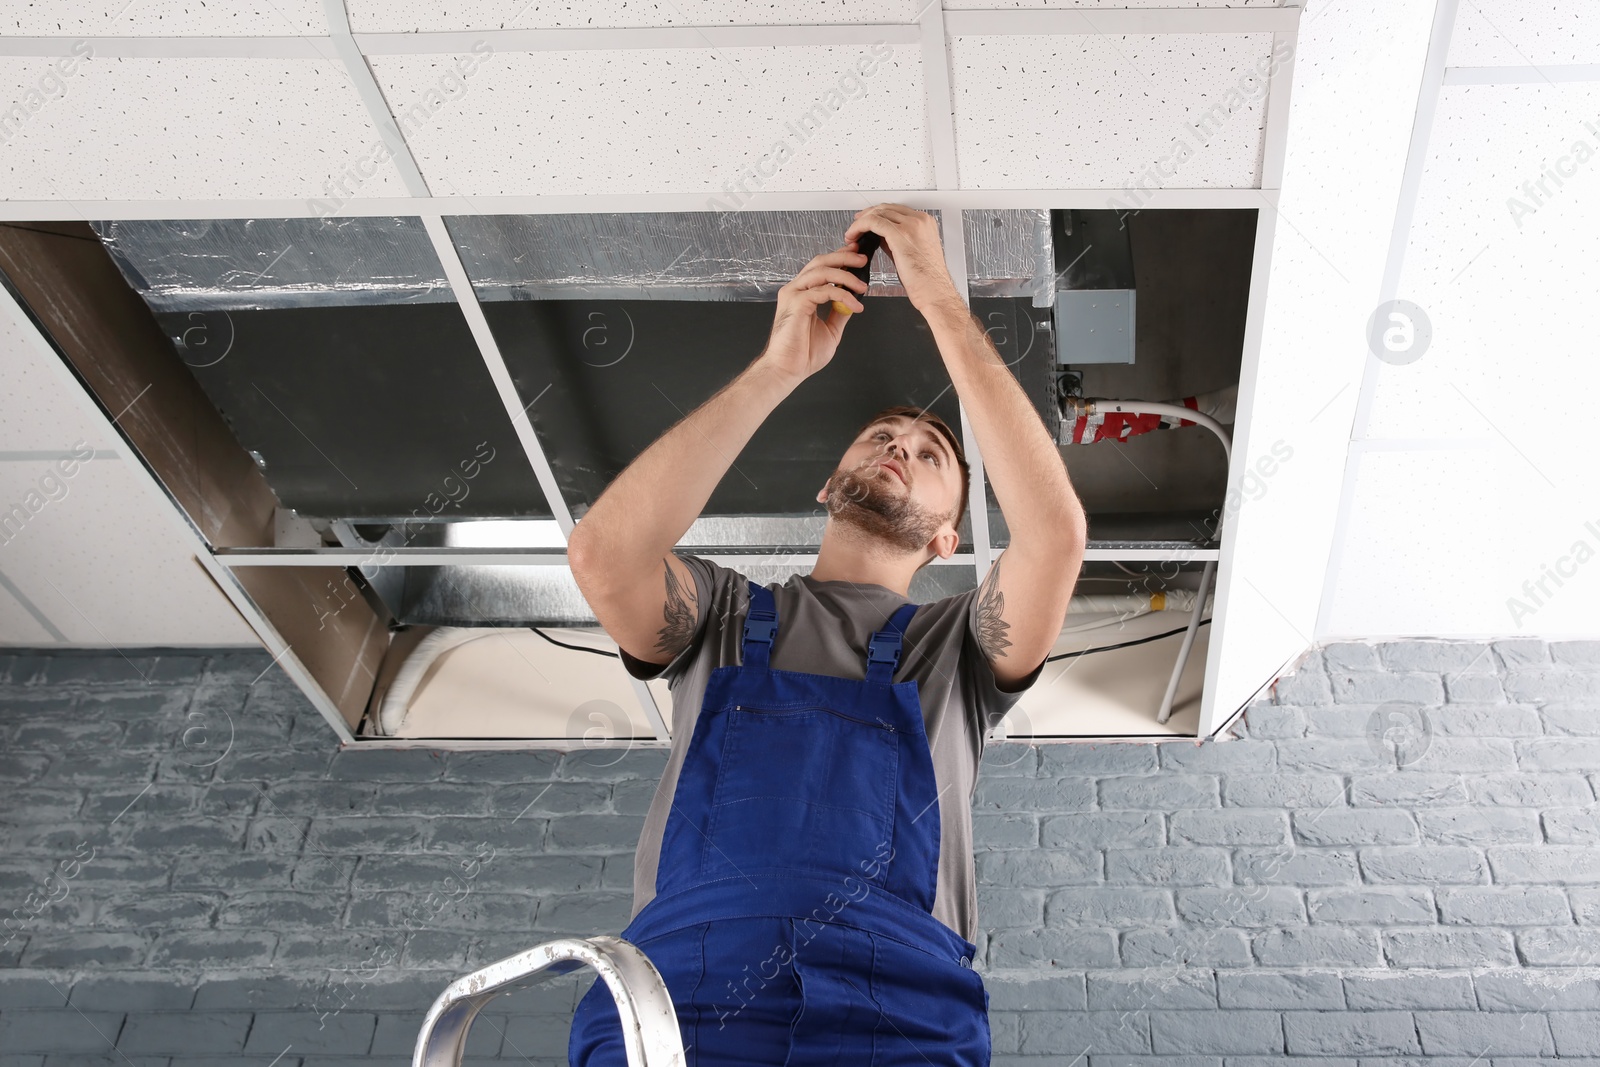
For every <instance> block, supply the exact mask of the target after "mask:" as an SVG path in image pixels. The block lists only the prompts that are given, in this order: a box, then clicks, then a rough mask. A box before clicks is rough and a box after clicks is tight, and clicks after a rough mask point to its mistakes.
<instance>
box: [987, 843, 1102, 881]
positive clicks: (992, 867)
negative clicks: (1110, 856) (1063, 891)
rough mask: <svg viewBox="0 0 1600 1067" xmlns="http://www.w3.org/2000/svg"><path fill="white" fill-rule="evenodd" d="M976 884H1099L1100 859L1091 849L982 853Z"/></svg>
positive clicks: (1098, 854) (1043, 849)
mask: <svg viewBox="0 0 1600 1067" xmlns="http://www.w3.org/2000/svg"><path fill="white" fill-rule="evenodd" d="M977 868H978V880H979V881H980V882H987V883H989V884H990V885H1018V886H1045V887H1048V886H1058V885H1085V884H1095V883H1098V882H1100V881H1101V858H1100V853H1099V852H1098V851H1095V850H1092V849H1072V848H1058V849H1045V848H1041V849H1033V850H1029V851H1026V852H1016V851H1010V850H1007V851H1000V852H985V853H982V854H980V855H979V856H978V857H977Z"/></svg>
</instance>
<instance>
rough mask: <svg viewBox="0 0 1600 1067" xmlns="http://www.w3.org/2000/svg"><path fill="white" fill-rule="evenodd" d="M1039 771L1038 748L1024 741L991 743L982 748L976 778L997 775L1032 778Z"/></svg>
mask: <svg viewBox="0 0 1600 1067" xmlns="http://www.w3.org/2000/svg"><path fill="white" fill-rule="evenodd" d="M1038 770H1039V749H1038V746H1036V745H1033V744H1030V743H1028V742H1026V741H991V742H988V743H987V744H985V745H984V746H983V755H982V757H980V758H979V760H978V778H979V780H980V781H981V780H983V779H985V778H993V777H996V776H999V775H1005V776H1010V777H1024V778H1027V777H1032V776H1033V775H1034V774H1036V773H1037V772H1038Z"/></svg>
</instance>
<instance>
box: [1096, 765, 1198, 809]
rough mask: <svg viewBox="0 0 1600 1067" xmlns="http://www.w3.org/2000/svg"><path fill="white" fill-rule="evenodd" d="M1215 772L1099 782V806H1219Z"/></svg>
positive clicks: (1173, 807) (1175, 807) (1118, 807)
mask: <svg viewBox="0 0 1600 1067" xmlns="http://www.w3.org/2000/svg"><path fill="white" fill-rule="evenodd" d="M1219 797H1220V793H1219V787H1218V780H1217V777H1216V776H1215V775H1210V774H1193V775H1188V774H1186V775H1183V776H1181V777H1170V776H1165V775H1155V774H1151V775H1129V776H1127V777H1123V778H1105V779H1102V780H1101V782H1100V807H1101V808H1103V809H1105V810H1108V811H1113V810H1127V809H1130V808H1132V809H1149V810H1155V811H1181V810H1189V809H1193V808H1216V807H1221V801H1220V799H1219Z"/></svg>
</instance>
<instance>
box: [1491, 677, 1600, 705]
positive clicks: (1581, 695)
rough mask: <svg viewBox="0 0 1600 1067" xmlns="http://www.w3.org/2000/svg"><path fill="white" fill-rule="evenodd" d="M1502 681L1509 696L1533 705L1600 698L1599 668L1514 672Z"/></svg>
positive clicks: (1591, 700)
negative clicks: (1595, 669) (1589, 669)
mask: <svg viewBox="0 0 1600 1067" xmlns="http://www.w3.org/2000/svg"><path fill="white" fill-rule="evenodd" d="M1501 684H1502V685H1503V686H1504V687H1505V691H1506V696H1507V697H1508V698H1509V699H1511V700H1514V701H1519V702H1525V703H1530V704H1544V703H1547V702H1549V701H1563V702H1565V701H1578V700H1587V701H1590V702H1593V701H1595V700H1596V699H1600V672H1596V671H1584V670H1559V669H1557V670H1520V671H1512V672H1510V673H1509V674H1507V675H1506V677H1505V679H1504V681H1502V682H1501Z"/></svg>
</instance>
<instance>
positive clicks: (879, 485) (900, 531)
mask: <svg viewBox="0 0 1600 1067" xmlns="http://www.w3.org/2000/svg"><path fill="white" fill-rule="evenodd" d="M891 483H894V484H891ZM898 484H899V479H898V478H896V477H895V474H894V472H893V471H891V470H889V469H888V468H887V467H875V466H871V465H864V466H861V467H856V468H854V469H852V470H846V469H844V468H843V467H840V468H838V469H836V470H835V471H834V472H833V474H832V475H831V476H830V477H829V478H828V485H827V493H828V497H827V508H828V515H829V516H830V517H831V518H834V519H837V520H838V521H839V522H841V523H844V524H846V525H848V526H851V527H853V528H855V529H856V530H858V531H860V532H861V533H863V534H865V535H867V536H868V537H870V538H874V539H876V540H879V541H883V542H885V543H887V544H889V545H892V546H893V547H894V548H896V549H898V550H899V551H901V552H918V551H921V550H923V549H925V548H927V547H928V542H929V541H932V540H933V535H934V534H936V533H938V532H939V529H940V527H942V526H943V525H944V520H945V517H944V516H943V515H935V514H933V513H932V512H930V511H928V510H927V509H926V508H923V507H921V506H920V505H918V504H917V503H916V502H915V501H914V500H912V499H911V494H910V492H909V491H905V492H901V491H899V490H898V489H897V488H896V486H897V485H898Z"/></svg>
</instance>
